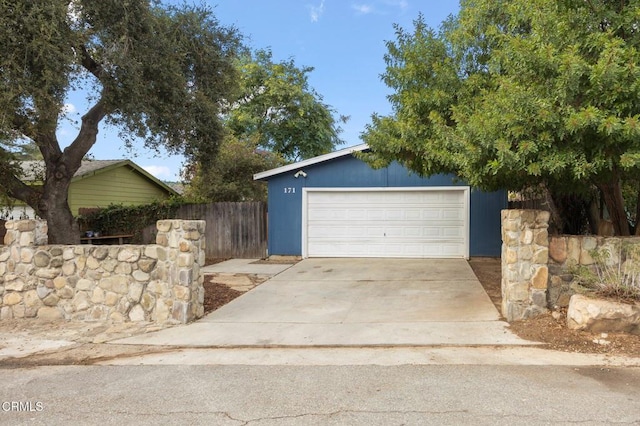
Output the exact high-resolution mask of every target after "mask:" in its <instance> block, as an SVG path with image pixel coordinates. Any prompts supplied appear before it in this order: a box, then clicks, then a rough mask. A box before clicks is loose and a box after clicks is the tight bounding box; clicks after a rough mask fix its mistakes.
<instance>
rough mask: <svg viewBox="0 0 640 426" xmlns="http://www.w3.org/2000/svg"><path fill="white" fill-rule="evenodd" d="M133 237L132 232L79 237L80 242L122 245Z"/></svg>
mask: <svg viewBox="0 0 640 426" xmlns="http://www.w3.org/2000/svg"><path fill="white" fill-rule="evenodd" d="M131 237H133V234H120V235H100V236H98V237H80V243H81V244H119V245H122V244H124V243H125V242H126V241H128V240H129V239H131Z"/></svg>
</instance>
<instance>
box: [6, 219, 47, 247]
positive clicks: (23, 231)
mask: <svg viewBox="0 0 640 426" xmlns="http://www.w3.org/2000/svg"><path fill="white" fill-rule="evenodd" d="M5 228H6V229H7V233H6V234H5V236H4V244H5V245H7V246H15V247H32V246H41V245H44V244H47V242H48V240H49V237H48V235H47V232H48V228H47V221H46V220H33V219H27V220H8V221H7V222H6V223H5Z"/></svg>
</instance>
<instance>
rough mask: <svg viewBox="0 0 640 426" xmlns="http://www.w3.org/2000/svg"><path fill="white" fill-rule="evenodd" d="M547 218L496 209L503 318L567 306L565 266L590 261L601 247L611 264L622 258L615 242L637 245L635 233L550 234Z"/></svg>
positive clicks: (572, 288)
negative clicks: (498, 213)
mask: <svg viewBox="0 0 640 426" xmlns="http://www.w3.org/2000/svg"><path fill="white" fill-rule="evenodd" d="M548 222H549V213H548V212H546V211H541V210H503V211H502V315H503V316H504V317H505V318H506V319H507V321H515V320H519V319H525V318H529V317H532V316H535V315H538V314H540V313H542V312H544V311H546V310H547V309H556V308H558V307H567V306H568V305H569V299H570V298H571V296H572V295H574V294H575V293H576V288H575V285H574V284H573V283H572V281H573V274H572V273H571V269H572V268H574V267H576V266H587V267H588V266H592V265H594V260H593V258H592V257H591V254H590V252H592V250H607V251H608V252H609V253H610V258H609V262H611V264H615V265H617V264H622V263H623V262H624V261H625V258H624V254H623V253H620V251H619V250H618V248H619V247H620V245H621V244H625V243H632V244H640V237H625V238H621V237H596V236H584V235H559V236H551V237H550V236H549V235H548V233H547V227H548Z"/></svg>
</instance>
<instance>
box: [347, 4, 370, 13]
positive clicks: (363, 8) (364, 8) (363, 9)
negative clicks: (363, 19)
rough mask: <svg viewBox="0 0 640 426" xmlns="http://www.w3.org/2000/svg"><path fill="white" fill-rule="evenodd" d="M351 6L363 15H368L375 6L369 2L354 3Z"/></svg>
mask: <svg viewBox="0 0 640 426" xmlns="http://www.w3.org/2000/svg"><path fill="white" fill-rule="evenodd" d="M351 7H352V8H353V9H354V10H355V11H356V12H358V13H360V14H362V15H367V14H369V13H371V12H373V7H372V6H370V5H368V4H354V5H352V6H351Z"/></svg>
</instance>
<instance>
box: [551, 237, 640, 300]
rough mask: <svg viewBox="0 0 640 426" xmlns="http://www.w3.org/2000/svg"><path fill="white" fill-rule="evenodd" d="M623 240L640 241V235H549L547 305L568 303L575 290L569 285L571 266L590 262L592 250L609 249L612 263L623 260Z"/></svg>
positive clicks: (571, 276) (591, 261)
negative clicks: (621, 248)
mask: <svg viewBox="0 0 640 426" xmlns="http://www.w3.org/2000/svg"><path fill="white" fill-rule="evenodd" d="M623 244H640V237H624V238H622V237H596V236H583V235H558V236H553V237H551V238H550V239H549V306H550V307H556V306H557V307H567V306H568V305H569V299H570V298H571V296H572V295H574V294H575V293H576V289H575V286H574V285H572V280H573V275H572V274H571V269H573V268H575V267H576V266H587V267H589V266H593V265H594V263H595V262H594V260H593V258H592V257H591V254H590V253H591V252H592V251H593V250H596V251H600V250H606V251H608V252H609V262H610V263H611V264H612V265H618V264H623V263H624V261H625V260H626V259H625V253H624V252H621V251H620V247H622V245H623Z"/></svg>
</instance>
